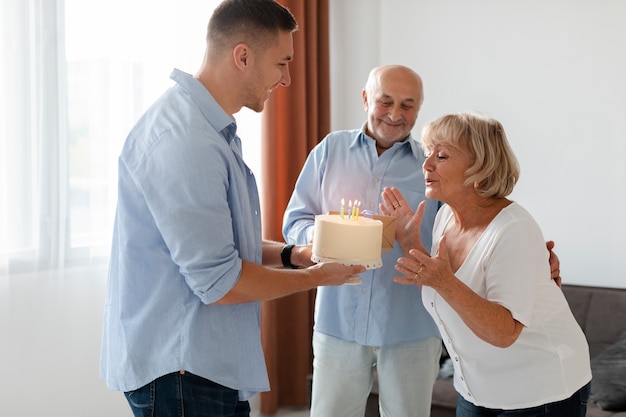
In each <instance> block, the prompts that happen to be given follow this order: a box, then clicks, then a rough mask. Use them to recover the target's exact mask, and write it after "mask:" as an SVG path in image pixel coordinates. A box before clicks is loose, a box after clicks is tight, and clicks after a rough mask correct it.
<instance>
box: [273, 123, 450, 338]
mask: <svg viewBox="0 0 626 417" xmlns="http://www.w3.org/2000/svg"><path fill="white" fill-rule="evenodd" d="M423 162H424V155H423V152H421V150H420V148H419V144H418V143H417V142H416V141H415V140H413V139H412V138H411V137H408V138H407V139H406V140H404V141H402V142H399V143H395V144H394V145H393V146H392V147H391V148H389V149H387V150H386V151H385V152H383V153H382V155H380V156H378V153H377V151H376V141H375V140H374V139H373V138H371V137H369V136H367V135H366V134H365V133H364V129H361V130H347V131H338V132H333V133H331V134H329V135H328V136H327V137H326V138H324V140H323V141H321V142H320V143H319V144H318V145H317V146H316V147H315V148H314V149H313V150H312V151H311V153H310V154H309V156H308V158H307V160H306V162H305V164H304V167H303V168H302V172H301V173H300V176H299V177H298V180H297V182H296V186H295V190H294V192H293V195H292V196H291V200H290V201H289V205H288V206H287V211H286V212H285V217H284V219H283V234H284V236H285V240H286V241H288V242H290V243H300V244H302V243H307V242H308V241H309V239H310V237H311V235H312V228H313V225H314V220H315V215H316V214H323V213H327V212H329V211H339V209H340V205H341V199H342V198H343V199H344V200H345V204H346V206H347V205H348V201H349V200H353V201H354V200H360V201H362V203H361V210H362V211H363V210H367V211H370V212H374V213H378V212H379V210H378V205H379V203H380V202H382V197H381V193H382V191H383V188H384V187H391V186H395V187H398V189H399V190H400V191H401V192H402V194H403V195H404V196H405V197H406V199H407V201H408V202H409V203H410V205H411V207H412V208H413V210H415V209H416V208H417V206H418V205H419V203H420V202H421V201H422V200H425V199H426V197H425V194H424V193H425V185H424V175H423V173H422V163H423ZM438 207H439V204H438V202H436V201H433V200H430V201H428V206H427V209H426V213H425V215H424V220H423V222H422V228H421V231H420V233H421V237H422V240H423V242H424V244H425V246H426V248H430V242H431V238H432V226H433V222H434V219H435V215H436V213H437V209H438ZM401 256H402V251H401V250H400V247H399V245H398V243H397V242H396V243H395V244H394V247H393V249H391V250H390V251H388V252H386V253H384V254H383V256H382V261H383V266H382V267H381V268H379V269H373V270H368V271H366V272H365V273H363V274H361V278H362V280H363V283H362V284H360V285H342V286H337V287H320V288H318V290H317V297H316V306H315V330H316V331H319V332H322V333H325V334H328V335H331V336H334V337H338V338H341V339H343V340H347V341H351V342H357V343H359V344H362V345H366V346H386V345H392V344H396V343H400V342H407V341H414V340H423V339H426V338H429V337H433V336H434V337H439V332H438V330H437V327H436V326H435V324H434V323H433V321H432V319H431V317H430V315H429V314H428V313H427V312H426V310H425V308H424V306H423V304H422V297H421V294H420V290H419V288H418V287H417V286H416V285H411V286H407V285H402V284H397V283H395V282H393V277H394V276H398V275H400V274H399V273H398V272H397V271H396V270H395V269H394V265H395V264H396V260H397V259H398V258H399V257H401Z"/></svg>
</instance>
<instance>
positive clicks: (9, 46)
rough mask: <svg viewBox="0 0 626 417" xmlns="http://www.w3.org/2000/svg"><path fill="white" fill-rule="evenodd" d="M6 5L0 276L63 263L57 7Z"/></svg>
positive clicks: (44, 2)
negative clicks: (0, 274)
mask: <svg viewBox="0 0 626 417" xmlns="http://www.w3.org/2000/svg"><path fill="white" fill-rule="evenodd" d="M59 6H60V5H59V4H58V3H57V1H55V0H32V1H22V0H3V1H2V6H1V7H2V14H1V15H2V42H1V45H0V48H1V50H0V51H1V52H0V54H1V56H2V65H1V66H0V74H1V78H0V79H1V80H2V84H1V85H2V93H1V94H0V97H1V98H0V100H1V104H0V106H1V107H0V110H1V111H0V129H2V130H1V132H2V133H1V138H0V139H1V144H0V202H1V203H0V273H3V272H4V273H5V272H9V271H24V270H32V269H41V268H51V267H56V266H58V265H59V264H61V263H62V262H63V261H64V258H65V250H64V249H65V237H66V235H65V233H64V229H65V227H66V223H65V212H66V204H67V170H66V169H65V166H64V165H65V158H64V155H65V154H66V148H67V142H66V140H65V137H66V135H65V131H66V122H65V121H66V117H65V116H66V113H65V110H66V106H65V105H64V103H65V95H64V89H63V79H64V65H63V60H62V59H60V57H62V55H63V49H62V46H63V41H62V36H63V31H61V30H59V24H60V23H61V22H62V20H60V19H59V15H60V13H62V8H61V7H59Z"/></svg>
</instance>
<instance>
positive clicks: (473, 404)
mask: <svg viewBox="0 0 626 417" xmlns="http://www.w3.org/2000/svg"><path fill="white" fill-rule="evenodd" d="M422 146H423V147H424V150H425V152H426V155H427V158H426V161H425V162H424V164H423V171H424V177H425V180H426V196H427V197H428V198H431V199H436V200H439V201H441V202H443V203H445V204H444V205H443V207H442V208H441V209H440V210H439V213H438V214H437V218H436V220H435V225H434V229H433V248H432V255H429V254H428V252H427V251H426V250H425V248H424V247H423V246H421V244H420V243H415V244H413V245H412V246H410V247H413V248H414V249H411V250H410V252H409V253H408V254H405V255H406V256H405V257H403V258H400V259H399V260H398V263H397V265H396V270H398V271H399V272H400V273H401V274H403V275H404V277H403V278H402V277H397V278H395V281H396V282H399V283H402V284H412V285H418V286H420V287H421V288H422V300H423V302H424V305H425V306H426V308H427V310H428V311H429V313H430V314H431V315H432V317H433V318H434V319H435V322H436V323H437V325H438V326H439V330H440V332H441V335H442V337H443V340H444V343H445V345H446V347H447V349H448V353H449V354H450V357H451V358H452V362H453V364H454V386H455V388H456V390H457V392H458V393H459V396H458V400H457V414H456V415H457V416H458V417H470V416H471V417H473V416H516V417H521V416H533V417H538V416H563V417H577V416H581V417H584V416H585V413H586V402H587V399H588V396H589V387H590V380H591V369H590V365H589V349H588V345H587V342H586V339H585V336H584V334H583V332H582V330H581V329H580V327H579V326H578V324H577V323H576V320H575V319H574V317H573V315H572V313H571V311H570V309H569V306H568V304H567V301H566V300H565V297H564V296H563V293H562V292H561V290H560V288H559V287H558V285H557V283H555V282H554V281H553V280H551V279H550V268H549V265H548V262H546V260H547V259H548V256H549V255H548V251H547V250H546V245H545V241H544V238H543V236H542V232H541V230H540V228H539V226H538V225H537V223H536V222H535V220H534V219H533V218H532V216H531V215H530V214H529V213H528V212H527V211H526V210H525V209H524V208H523V207H522V206H521V205H519V204H518V203H516V202H514V201H511V200H509V199H507V198H506V197H507V196H508V195H509V194H510V193H511V192H512V191H513V187H514V186H515V183H516V181H517V179H518V177H519V166H518V163H517V160H516V158H515V156H514V154H513V152H512V150H511V148H510V146H509V144H508V142H507V138H506V135H505V133H504V129H503V128H502V125H501V124H500V123H499V122H498V121H496V120H494V119H490V118H486V117H483V116H480V115H477V114H470V113H460V114H452V115H447V116H444V117H441V118H439V119H437V120H435V121H434V122H432V123H430V124H428V125H427V126H426V127H425V128H424V130H423V132H422ZM383 198H384V201H385V205H384V207H381V210H382V211H383V212H385V213H387V214H391V215H394V216H396V218H397V219H398V226H399V230H398V235H397V238H398V239H399V240H401V239H413V240H411V241H412V242H419V238H418V233H419V227H415V226H419V223H420V222H421V216H422V211H423V206H420V207H419V208H418V210H417V212H416V213H415V214H413V213H412V212H411V211H410V209H408V208H407V205H406V204H405V201H404V198H403V196H402V195H401V194H400V193H399V192H398V190H397V189H385V190H384V192H383Z"/></svg>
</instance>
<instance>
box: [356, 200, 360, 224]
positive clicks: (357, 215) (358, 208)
mask: <svg viewBox="0 0 626 417" xmlns="http://www.w3.org/2000/svg"><path fill="white" fill-rule="evenodd" d="M355 206H356V219H357V220H359V210H360V207H361V200H359V201H358V204H355Z"/></svg>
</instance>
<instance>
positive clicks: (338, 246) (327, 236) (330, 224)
mask: <svg viewBox="0 0 626 417" xmlns="http://www.w3.org/2000/svg"><path fill="white" fill-rule="evenodd" d="M313 230H314V231H313V255H312V256H311V260H312V261H313V262H339V263H342V264H344V265H363V266H365V267H366V268H367V269H375V268H380V267H381V266H382V265H383V262H382V259H381V257H380V255H381V250H382V248H381V246H382V239H383V222H382V221H380V220H374V219H371V218H368V217H364V216H357V217H356V218H355V217H354V216H352V217H351V218H349V217H348V216H345V217H344V216H341V215H338V214H319V215H317V216H315V226H314V229H313Z"/></svg>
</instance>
